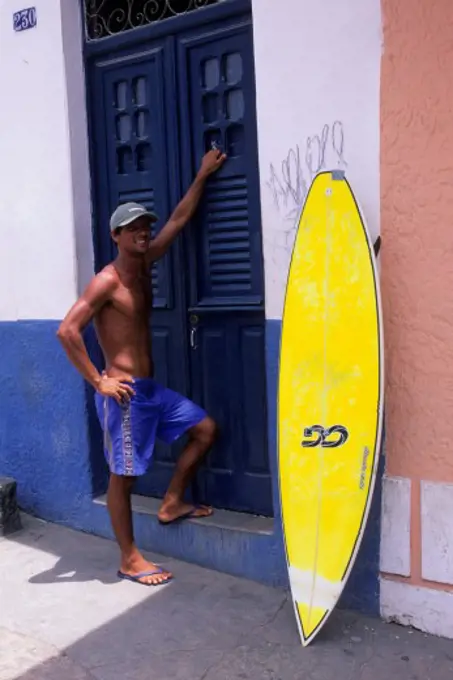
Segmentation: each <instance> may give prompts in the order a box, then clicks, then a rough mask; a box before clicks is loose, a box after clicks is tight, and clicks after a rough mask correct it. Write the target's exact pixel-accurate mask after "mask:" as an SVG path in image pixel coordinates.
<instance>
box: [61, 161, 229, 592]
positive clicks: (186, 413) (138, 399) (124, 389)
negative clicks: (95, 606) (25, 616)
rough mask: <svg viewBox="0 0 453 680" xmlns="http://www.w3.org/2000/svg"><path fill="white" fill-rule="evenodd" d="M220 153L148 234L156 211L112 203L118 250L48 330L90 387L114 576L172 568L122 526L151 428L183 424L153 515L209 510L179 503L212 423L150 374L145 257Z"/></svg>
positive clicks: (167, 238) (172, 226) (146, 575)
mask: <svg viewBox="0 0 453 680" xmlns="http://www.w3.org/2000/svg"><path fill="white" fill-rule="evenodd" d="M225 158H226V156H225V155H224V154H222V153H220V152H219V151H217V150H212V151H209V152H208V153H207V154H206V155H205V157H204V158H203V161H202V164H201V167H200V169H199V171H198V174H197V176H196V178H195V180H194V182H193V184H192V185H191V187H190V188H189V190H188V191H187V193H186V195H185V196H184V198H183V199H182V200H181V202H180V203H179V205H178V206H177V207H176V208H175V210H174V212H173V214H172V215H171V216H170V219H169V220H168V222H167V223H166V224H165V226H164V227H163V229H162V230H161V231H160V232H159V234H158V235H157V236H156V238H154V239H151V230H150V226H151V224H152V223H153V222H155V221H156V220H157V216H156V215H155V214H154V213H151V212H148V211H147V210H146V208H144V207H143V206H141V205H138V204H136V203H127V204H125V205H120V206H119V207H118V208H117V209H116V210H115V212H114V213H113V215H112V217H111V219H110V229H111V234H112V238H113V240H114V241H115V243H116V244H117V246H118V256H117V258H116V260H115V261H114V262H112V263H111V264H109V265H107V266H106V267H105V268H104V269H103V270H102V271H101V272H100V273H99V274H97V275H96V276H95V277H94V278H93V279H92V280H91V282H90V283H89V284H88V286H87V288H86V290H85V291H84V293H83V295H82V296H81V297H80V298H79V300H78V301H77V302H76V303H75V304H74V305H73V307H72V308H71V309H70V310H69V312H68V314H67V315H66V317H65V319H64V320H63V321H62V323H61V325H60V328H59V330H58V333H57V335H58V338H59V340H60V342H61V343H62V345H63V347H64V349H65V351H66V353H67V355H68V357H69V359H70V360H71V362H72V363H73V364H74V366H75V367H76V368H77V369H78V370H79V372H80V373H81V374H82V376H83V377H84V378H85V380H87V381H88V382H89V383H91V385H92V386H93V387H94V389H95V390H96V395H95V402H96V410H97V414H98V417H99V421H100V424H101V427H102V429H103V432H104V454H105V457H106V460H107V463H108V466H109V470H110V480H109V486H108V493H107V504H108V509H109V514H110V519H111V522H112V527H113V530H114V533H115V536H116V539H117V541H118V544H119V547H120V551H121V566H120V569H119V571H118V576H119V577H120V578H126V579H129V580H133V581H135V582H138V583H142V584H144V585H150V586H151V585H152V586H155V585H160V584H164V583H167V582H168V581H169V580H170V579H171V578H172V575H171V574H170V573H169V572H168V571H164V570H162V569H160V568H159V567H157V566H156V565H155V564H152V563H150V562H148V561H147V560H145V558H144V557H143V555H141V553H140V552H139V550H138V549H137V547H136V545H135V543H134V536H133V528H132V511H131V490H132V484H133V482H134V478H135V477H137V476H138V475H142V474H144V473H145V472H146V470H147V468H148V466H149V464H150V462H151V459H152V454H153V449H154V443H155V438H156V437H157V438H159V439H161V440H163V441H165V442H168V443H171V442H174V441H175V440H176V439H178V438H179V437H181V436H182V435H183V434H185V433H187V434H188V443H187V445H186V447H185V449H184V451H183V453H182V454H181V456H180V458H179V460H178V462H177V464H176V468H175V473H174V476H173V478H172V480H171V482H170V485H169V487H168V490H167V492H166V494H165V496H164V498H163V501H162V504H161V507H160V509H159V513H158V520H159V522H161V523H162V524H169V523H171V522H173V521H175V520H178V519H182V518H185V517H205V516H208V515H210V514H211V513H212V508H208V507H206V506H197V507H195V506H192V505H187V504H186V503H184V501H183V495H184V491H185V489H186V488H187V485H188V483H189V482H190V480H191V479H192V477H193V475H194V473H195V471H196V469H197V467H198V465H199V463H200V462H201V460H202V458H203V457H204V456H205V454H206V453H207V451H208V450H209V448H210V447H211V446H212V444H213V442H214V439H215V435H216V424H215V423H214V421H213V420H212V418H210V417H209V416H208V415H207V414H206V412H205V411H204V410H203V409H202V408H200V407H199V406H197V405H195V404H193V403H192V402H191V401H189V400H188V399H186V398H185V397H183V396H181V395H179V394H176V393H175V392H172V391H171V390H169V389H166V388H164V387H162V386H161V385H159V384H158V383H156V382H155V380H154V379H153V360H152V356H151V336H150V328H149V315H150V313H151V308H152V298H151V281H150V267H151V265H152V263H153V262H155V261H156V260H159V259H160V258H161V257H163V255H165V253H166V252H167V250H168V249H169V247H170V245H171V244H172V243H173V241H174V240H175V239H176V237H177V236H178V234H179V233H180V231H181V230H182V229H183V227H184V226H185V225H186V224H187V222H188V221H189V220H190V219H191V217H192V215H193V214H194V212H195V210H196V208H197V206H198V203H199V201H200V198H201V195H202V193H203V188H204V185H205V182H206V180H207V178H208V177H209V175H211V174H212V173H214V172H215V171H216V170H218V168H220V166H221V165H222V164H223V162H224V160H225ZM92 319H93V321H94V325H95V328H96V333H97V337H98V340H99V344H100V346H101V348H102V351H103V353H104V357H105V361H106V370H105V371H104V372H103V373H102V374H100V373H99V372H98V371H97V369H96V367H95V366H94V365H93V364H92V362H91V361H90V359H89V357H88V354H87V351H86V347H85V344H84V342H83V338H82V331H83V329H84V328H85V327H86V326H87V324H88V323H89V322H90V321H91V320H92Z"/></svg>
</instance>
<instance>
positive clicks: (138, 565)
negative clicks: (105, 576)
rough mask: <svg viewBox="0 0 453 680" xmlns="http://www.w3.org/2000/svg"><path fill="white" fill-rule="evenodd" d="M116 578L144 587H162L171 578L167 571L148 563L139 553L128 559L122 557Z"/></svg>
mask: <svg viewBox="0 0 453 680" xmlns="http://www.w3.org/2000/svg"><path fill="white" fill-rule="evenodd" d="M118 576H120V578H126V579H128V580H133V581H135V582H137V583H143V585H146V586H159V585H163V584H164V583H168V582H169V581H170V580H171V579H172V578H173V575H172V574H171V573H170V572H169V571H165V570H164V569H162V568H161V567H158V566H157V564H153V562H148V560H145V558H144V557H143V556H142V555H140V553H137V555H134V557H132V558H129V559H126V558H124V557H123V559H122V560H121V567H120V570H119V572H118Z"/></svg>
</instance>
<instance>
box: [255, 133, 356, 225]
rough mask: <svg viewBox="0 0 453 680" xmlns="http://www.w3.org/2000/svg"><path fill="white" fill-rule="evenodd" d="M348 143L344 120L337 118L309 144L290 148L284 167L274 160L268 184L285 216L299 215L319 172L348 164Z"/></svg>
mask: <svg viewBox="0 0 453 680" xmlns="http://www.w3.org/2000/svg"><path fill="white" fill-rule="evenodd" d="M344 145H345V138H344V130H343V124H342V122H341V121H339V120H336V121H334V123H332V124H330V125H329V124H328V123H326V124H325V125H324V126H323V128H322V130H321V133H320V134H315V135H312V136H311V137H308V138H307V141H306V143H305V148H302V149H301V148H300V146H299V145H298V144H297V145H296V146H295V147H294V148H292V149H290V150H289V151H288V154H287V156H286V158H284V159H283V160H282V162H281V164H280V167H278V166H277V167H275V165H274V164H273V163H271V165H270V169H269V171H270V175H269V179H268V180H267V182H266V184H267V186H268V188H269V190H270V191H271V193H272V197H273V200H274V203H275V206H276V208H277V209H278V210H279V211H280V212H281V213H283V215H284V217H285V219H288V220H291V221H293V220H295V219H296V217H297V216H298V214H299V212H300V210H301V208H302V204H303V202H304V200H305V197H306V195H307V191H308V188H309V186H310V184H311V181H312V179H313V177H314V176H315V175H316V173H318V172H319V171H320V170H324V169H331V168H345V167H346V166H347V163H346V160H345V157H344Z"/></svg>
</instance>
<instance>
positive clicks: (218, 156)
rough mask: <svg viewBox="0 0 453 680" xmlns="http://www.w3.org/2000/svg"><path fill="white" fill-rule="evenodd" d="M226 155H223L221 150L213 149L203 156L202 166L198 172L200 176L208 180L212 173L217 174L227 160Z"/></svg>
mask: <svg viewBox="0 0 453 680" xmlns="http://www.w3.org/2000/svg"><path fill="white" fill-rule="evenodd" d="M226 157H227V156H226V153H222V152H221V151H220V150H219V149H211V150H210V151H208V153H206V154H205V155H204V156H203V160H202V161H201V166H200V169H199V171H198V176H199V177H202V178H203V179H206V177H209V175H212V173H214V172H217V170H218V169H219V168H221V167H222V165H223V164H224V162H225V160H226Z"/></svg>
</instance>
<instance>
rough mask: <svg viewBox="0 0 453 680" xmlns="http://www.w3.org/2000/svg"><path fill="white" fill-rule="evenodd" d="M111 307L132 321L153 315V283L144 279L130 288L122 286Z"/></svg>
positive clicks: (116, 293)
mask: <svg viewBox="0 0 453 680" xmlns="http://www.w3.org/2000/svg"><path fill="white" fill-rule="evenodd" d="M111 306H112V307H113V308H114V309H116V310H117V311H118V312H120V313H121V314H123V315H124V316H128V317H130V318H131V319H141V320H143V319H145V318H147V317H148V316H149V315H150V313H151V308H152V290H151V281H150V280H149V278H148V277H146V278H145V277H144V278H143V279H140V280H139V281H137V282H135V283H133V284H132V285H130V286H125V285H122V286H120V287H119V288H118V290H117V291H116V292H115V295H114V297H113V298H112V300H111Z"/></svg>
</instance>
